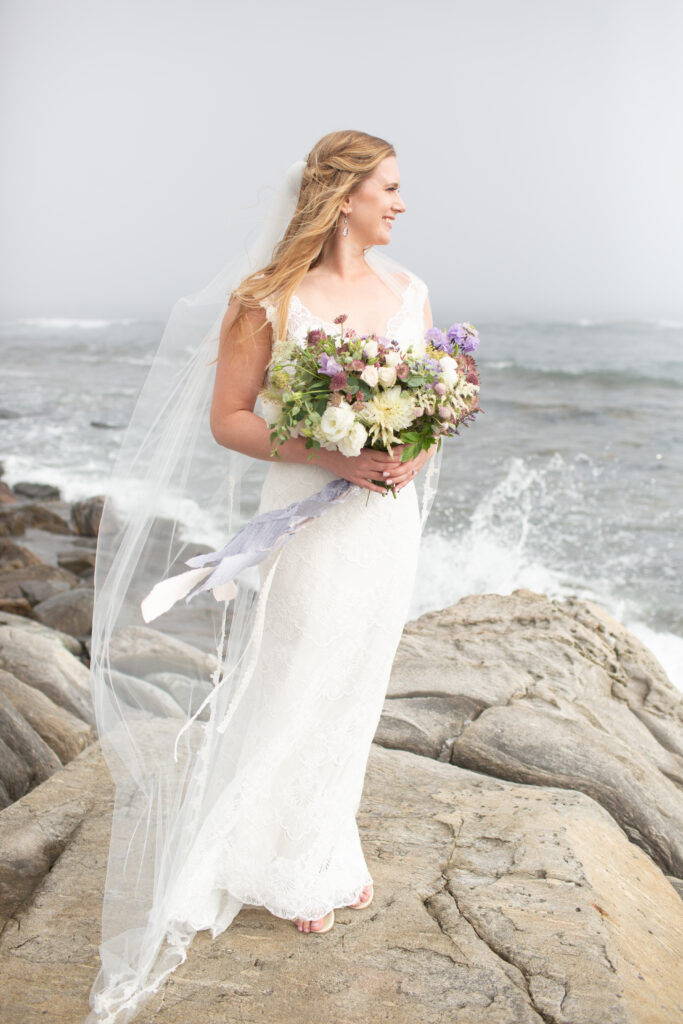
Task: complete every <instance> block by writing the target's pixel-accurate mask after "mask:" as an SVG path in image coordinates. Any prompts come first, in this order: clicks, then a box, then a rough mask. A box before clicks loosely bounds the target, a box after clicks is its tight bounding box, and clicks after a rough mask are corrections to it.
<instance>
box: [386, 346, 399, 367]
mask: <svg viewBox="0 0 683 1024" xmlns="http://www.w3.org/2000/svg"><path fill="white" fill-rule="evenodd" d="M384 362H385V363H386V365H387V366H398V364H399V363H400V362H401V357H400V355H399V354H398V352H397V351H396V350H395V349H393V348H392V349H389V351H388V352H387V354H386V355H385V357H384Z"/></svg>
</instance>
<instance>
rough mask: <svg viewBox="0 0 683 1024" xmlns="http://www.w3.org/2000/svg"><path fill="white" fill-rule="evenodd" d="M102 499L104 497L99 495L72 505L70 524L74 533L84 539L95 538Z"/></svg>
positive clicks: (98, 526)
mask: <svg viewBox="0 0 683 1024" xmlns="http://www.w3.org/2000/svg"><path fill="white" fill-rule="evenodd" d="M104 498H105V496H104V495H102V494H99V495H97V496H96V497H94V498H87V499H85V500H84V501H75V502H74V503H73V504H72V506H71V522H72V524H73V528H74V530H75V532H76V533H79V534H81V535H82V536H84V537H96V536H97V532H98V530H99V528H100V520H101V518H102V509H103V508H104Z"/></svg>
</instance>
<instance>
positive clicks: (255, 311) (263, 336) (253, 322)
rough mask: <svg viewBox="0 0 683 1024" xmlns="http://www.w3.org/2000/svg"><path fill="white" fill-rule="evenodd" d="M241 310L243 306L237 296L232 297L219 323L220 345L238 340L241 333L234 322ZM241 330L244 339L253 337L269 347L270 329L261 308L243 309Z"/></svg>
mask: <svg viewBox="0 0 683 1024" xmlns="http://www.w3.org/2000/svg"><path fill="white" fill-rule="evenodd" d="M242 308H243V306H242V303H241V302H240V300H239V299H238V298H237V296H234V295H233V297H232V298H231V299H230V302H229V303H228V308H227V309H226V311H225V315H224V316H223V321H222V323H221V331H220V338H221V342H222V343H225V342H228V341H229V342H233V341H235V340H238V337H239V335H240V334H241V333H242V332H241V331H240V325H239V324H238V325H237V327H235V321H236V320H237V317H238V316H239V314H240V311H241V309H242ZM242 329H243V332H244V335H243V336H244V337H247V338H248V337H249V336H252V335H253V337H254V339H255V340H258V341H259V342H262V343H263V344H264V345H266V346H268V347H270V345H271V342H272V337H271V335H272V328H271V325H270V321H269V320H268V318H267V316H266V311H265V309H264V308H263V306H255V307H253V308H251V307H247V308H246V309H245V311H244V317H243V322H242Z"/></svg>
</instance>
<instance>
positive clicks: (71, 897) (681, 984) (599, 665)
mask: <svg viewBox="0 0 683 1024" xmlns="http://www.w3.org/2000/svg"><path fill="white" fill-rule="evenodd" d="M1 476H2V471H1V467H0V477H1ZM102 504H103V499H102V497H93V498H91V499H89V500H87V501H82V502H75V503H67V502H64V501H62V499H61V497H60V495H59V492H58V491H57V490H56V489H54V488H49V487H47V486H46V485H41V484H31V483H28V482H27V483H21V484H19V483H18V484H16V485H15V486H14V487H13V488H10V487H8V486H7V484H6V483H4V482H3V481H2V479H0V928H1V929H2V930H1V932H0V958H1V963H2V977H3V984H2V987H1V991H0V1010H1V1011H2V1012H1V1013H0V1016H1V1018H2V1020H3V1022H6V1024H15V1022H16V1024H31V1022H33V1021H38V1020H45V1019H46V1017H47V1019H49V1020H51V1021H55V1022H65V1024H66V1022H74V1021H80V1020H82V1019H83V1018H84V1017H85V1015H86V1014H87V1012H88V1004H87V998H88V992H89V989H90V985H91V984H92V979H93V977H94V975H95V972H96V970H97V967H98V949H97V947H98V943H99V940H100V934H99V929H100V914H101V894H102V888H103V885H104V877H105V873H106V863H107V854H108V846H109V825H110V821H111V812H112V806H113V797H114V794H113V788H112V783H111V777H110V775H109V772H108V769H107V766H106V762H105V761H104V758H103V756H102V753H101V749H100V745H99V742H98V740H97V736H96V731H95V721H94V714H93V709H92V701H91V697H90V688H89V659H90V628H91V620H92V596H93V583H92V580H93V567H94V558H95V546H96V537H97V529H98V525H99V519H100V516H101V511H102ZM159 636H161V634H159ZM190 654H193V655H195V656H201V652H197V651H196V650H194V649H193V648H191V647H189V646H188V655H190ZM358 822H359V828H360V832H361V838H362V841H363V847H364V850H365V852H366V857H367V860H368V865H369V867H370V869H371V871H372V874H373V877H374V878H375V899H374V901H373V904H372V906H371V908H370V909H369V910H368V911H366V912H364V913H362V914H357V913H354V912H353V911H351V910H348V911H346V910H340V911H339V912H338V914H337V924H336V926H335V928H334V929H333V930H332V932H330V933H329V934H328V935H327V936H325V937H320V938H319V939H317V938H314V939H311V937H310V936H309V937H306V938H302V937H301V936H300V935H299V933H298V932H297V931H296V929H293V928H292V927H291V924H290V923H289V922H285V921H280V920H279V919H276V918H273V917H272V916H271V915H269V914H268V913H267V912H266V911H265V910H263V909H261V908H254V907H245V908H243V910H242V911H241V912H240V914H239V915H238V917H237V919H236V920H235V922H234V923H233V925H232V926H231V928H229V929H228V930H227V931H226V932H225V933H223V934H222V935H220V936H217V938H216V939H215V940H213V941H212V940H211V937H210V935H209V934H208V933H204V932H201V933H199V934H198V935H197V936H196V938H195V940H194V942H193V944H192V946H191V948H190V953H189V956H188V959H187V961H186V962H185V963H183V964H182V965H181V966H180V967H179V968H178V969H177V970H176V971H175V972H174V974H173V975H172V976H171V977H170V978H169V980H168V983H167V984H166V985H165V986H164V987H163V988H162V990H161V991H160V992H159V993H157V994H156V995H155V996H154V997H153V999H152V1001H151V1003H149V1004H148V1005H147V1006H146V1007H145V1008H144V1010H143V1011H142V1012H141V1014H140V1017H139V1019H140V1020H141V1021H142V1020H144V1021H148V1020H151V1019H154V1020H155V1021H159V1022H169V1024H171V1022H181V1021H183V1022H186V1021H188V1020H189V1019H190V1017H188V1011H187V1007H188V1005H191V1007H192V1012H191V1019H192V1020H194V1019H206V1020H208V1021H219V1020H220V1021H225V1020H233V1019H234V1020H243V1019H244V1020H252V1019H263V1020H268V1021H269V1022H278V1021H283V1022H285V1021H286V1022H291V1021H293V1020H296V1021H302V1022H307V1021H309V1020H310V1021H311V1022H312V1021H313V1020H316V1021H325V1022H326V1024H329V1022H339V1024H342V1022H343V1024H348V1022H351V1021H356V1020H363V1021H365V1022H375V1021H377V1022H380V1021H382V1022H385V1021H386V1019H387V1017H389V1018H390V1019H391V1020H392V1022H403V1021H405V1022H406V1024H407V1022H408V1021H410V1022H411V1024H420V1022H425V1024H426V1022H430V1024H431V1022H435V1024H436V1022H438V1024H444V1022H445V1021H446V1020H447V1021H449V1022H456V1024H488V1022H491V1024H493V1022H496V1024H525V1022H527V1021H538V1022H541V1021H546V1022H553V1024H583V1022H586V1024H602V1022H605V1024H619V1022H624V1024H645V1022H647V1024H667V1022H674V1021H679V1020H683V1003H682V1001H681V993H683V961H682V958H681V949H683V902H682V900H681V897H683V695H681V693H680V692H679V691H678V690H677V689H676V688H675V687H674V686H673V685H672V684H671V683H670V681H669V680H668V678H667V676H666V674H665V673H664V671H663V669H662V667H661V666H660V665H659V663H658V662H657V660H656V659H655V658H654V656H653V655H652V654H651V652H650V651H649V650H648V649H647V648H646V647H645V646H644V645H643V644H642V643H641V642H640V641H639V640H638V639H637V638H636V637H634V636H633V635H632V634H630V633H629V632H628V631H627V630H625V629H624V627H623V626H622V625H621V624H620V623H618V622H617V621H616V620H615V619H613V618H612V617H611V616H610V615H609V614H608V613H607V612H606V611H605V610H604V609H602V608H601V607H599V606H598V605H595V604H593V603H590V602H587V601H582V600H579V599H575V598H573V599H568V600H564V601H554V600H550V599H548V598H547V597H545V596H544V595H541V594H536V593H532V592H531V591H528V590H517V591H515V592H514V593H513V594H511V595H509V596H500V595H496V594H484V595H472V596H470V597H467V598H464V599H462V600H461V601H459V602H458V603H457V604H456V605H453V606H452V607H450V608H445V609H443V610H441V611H434V612H428V613H427V614H425V615H422V616H421V617H420V618H419V619H417V620H416V621H414V622H410V623H408V624H407V625H406V627H405V630H404V634H403V638H402V641H401V644H400V647H399V650H398V653H397V657H396V660H395V663H394V669H393V673H392V678H391V682H390V686H389V689H388V692H387V698H386V701H385V706H384V711H383V714H382V718H381V720H380V723H379V726H378V729H377V732H376V734H375V738H374V743H373V745H372V749H371V753H370V758H369V761H368V769H367V774H366V782H365V788H364V792H363V801H362V803H361V808H360V812H359V815H358ZM313 947H315V948H313ZM361 982H362V986H361ZM363 993H364V994H363ZM188 1000H190V1003H188Z"/></svg>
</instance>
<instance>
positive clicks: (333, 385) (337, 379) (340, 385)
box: [330, 372, 348, 391]
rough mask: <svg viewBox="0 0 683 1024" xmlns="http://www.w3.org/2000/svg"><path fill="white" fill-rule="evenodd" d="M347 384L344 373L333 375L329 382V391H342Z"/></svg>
mask: <svg viewBox="0 0 683 1024" xmlns="http://www.w3.org/2000/svg"><path fill="white" fill-rule="evenodd" d="M347 384H348V377H347V376H346V374H345V373H344V372H342V373H335V375H334V377H333V378H332V380H331V381H330V391H343V390H344V388H345V387H346V385H347Z"/></svg>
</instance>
